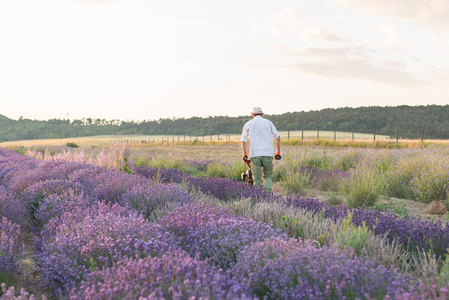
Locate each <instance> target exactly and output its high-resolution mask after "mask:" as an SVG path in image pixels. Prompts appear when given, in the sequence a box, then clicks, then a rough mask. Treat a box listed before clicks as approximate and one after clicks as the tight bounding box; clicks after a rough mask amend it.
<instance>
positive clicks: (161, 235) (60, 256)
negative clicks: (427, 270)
mask: <svg viewBox="0 0 449 300" xmlns="http://www.w3.org/2000/svg"><path fill="white" fill-rule="evenodd" d="M0 150H1V149H0ZM27 166H28V167H26V168H25V167H24V168H23V169H26V172H25V175H23V176H22V173H20V172H16V171H14V170H13V169H11V170H10V171H9V172H7V173H6V176H4V179H5V180H3V179H1V180H2V181H1V182H0V183H1V184H2V185H3V186H4V187H5V189H6V190H7V191H9V192H8V193H10V194H12V195H14V197H13V198H15V199H20V200H21V201H22V203H24V204H25V205H26V206H27V207H28V210H27V211H28V212H29V213H30V214H32V215H34V216H35V217H36V219H37V220H42V221H43V222H42V224H40V225H41V226H42V229H41V231H39V233H40V239H39V240H38V241H37V242H36V245H35V247H36V249H37V253H38V254H37V260H38V262H39V264H40V266H41V270H42V273H43V281H44V282H45V283H46V284H47V285H50V286H52V287H53V289H54V290H58V289H59V290H65V291H67V290H69V289H71V288H72V287H73V288H74V289H72V297H74V298H76V297H80V298H91V299H95V298H101V297H105V298H109V297H116V298H120V297H121V295H123V294H120V293H125V295H130V298H139V297H150V296H151V297H155V298H158V297H159V298H173V299H181V298H189V297H205V298H208V297H209V298H212V297H215V298H219V299H226V298H235V297H236V296H235V294H233V293H237V295H241V296H242V297H243V296H245V297H246V295H248V297H254V296H258V297H264V296H267V297H274V298H276V297H278V295H282V297H284V298H286V299H295V297H296V296H295V295H297V294H298V293H299V294H298V295H301V294H300V293H301V291H307V292H308V293H310V295H315V296H316V298H320V297H322V295H323V293H328V294H326V295H330V298H338V297H340V296H341V295H343V296H345V297H347V298H348V299H355V298H362V297H367V298H369V297H374V298H382V297H384V296H386V295H387V296H390V297H395V296H396V295H399V294H401V295H402V294H404V293H409V292H411V293H413V292H416V291H415V289H413V290H411V291H410V290H409V289H408V286H409V278H407V277H404V276H403V275H401V274H400V273H397V272H395V271H388V270H385V269H383V268H382V267H377V266H376V265H375V262H370V261H367V260H366V259H364V258H358V257H356V256H354V255H353V254H351V253H346V252H343V253H342V252H340V251H338V250H337V249H327V248H322V249H315V248H313V247H311V246H310V245H307V244H302V243H301V242H298V241H287V240H286V237H285V234H283V233H281V232H276V231H275V230H273V229H272V228H271V227H270V226H268V225H266V224H263V223H259V222H255V221H251V220H247V219H244V218H241V217H237V216H234V215H232V214H230V213H229V212H227V211H226V210H224V209H221V208H217V207H214V206H212V207H209V206H201V205H193V204H192V205H183V206H181V207H180V208H178V209H176V210H174V211H173V212H169V213H168V214H167V215H166V216H165V217H163V218H161V219H159V221H158V223H157V224H154V223H149V222H148V221H147V220H146V219H145V218H144V217H143V216H142V215H138V214H137V213H135V212H134V211H133V210H129V209H128V208H127V207H126V206H128V207H130V208H131V207H132V205H131V204H130V203H132V201H133V200H134V199H140V200H138V201H135V203H141V204H142V205H146V204H147V203H149V204H148V206H147V207H149V211H151V209H152V207H153V206H152V205H153V204H152V200H151V197H152V195H153V194H157V193H154V192H152V191H151V189H150V188H151V187H154V186H158V187H159V188H160V190H162V189H163V188H164V187H170V185H169V184H162V183H159V184H156V185H153V184H151V185H148V180H144V179H143V177H139V176H135V175H129V174H125V173H120V172H114V171H105V170H104V169H100V168H93V167H90V166H86V165H80V164H78V165H75V164H67V165H66V167H67V168H64V164H62V163H60V162H58V163H57V162H42V163H39V164H35V163H34V162H33V163H29V164H28V165H27ZM55 173H56V175H55ZM26 176H30V177H31V178H32V179H33V181H32V182H28V181H27V180H26V178H25V177H26ZM58 176H59V177H58ZM62 178H64V179H62ZM199 180H203V183H204V184H207V181H206V180H207V179H205V178H200V179H199ZM211 181H214V184H212V185H210V186H213V187H215V188H220V189H227V190H225V192H229V190H231V192H235V191H237V190H238V189H240V188H241V189H242V190H245V189H246V190H247V191H248V193H247V194H244V196H245V197H252V198H253V199H256V198H259V197H260V196H261V194H260V192H259V191H257V190H253V189H252V188H250V187H246V186H244V188H242V184H241V183H235V182H232V181H228V182H227V183H226V184H223V182H225V181H224V180H222V179H221V180H216V179H211ZM159 182H161V181H159ZM190 182H192V183H195V182H196V181H195V180H191V181H190ZM192 186H193V184H192ZM80 187H81V188H80ZM195 187H197V188H201V186H200V185H199V184H197V185H195ZM203 188H204V187H203ZM233 189H234V190H233ZM67 190H71V191H72V192H73V194H74V195H78V196H79V197H81V199H83V200H86V202H82V203H86V205H85V206H84V205H80V206H79V207H72V208H70V209H65V205H66V204H63V205H61V206H60V207H59V212H58V210H54V212H55V215H53V216H51V217H48V218H49V219H48V220H46V219H45V218H43V217H40V216H41V215H40V211H39V209H41V208H43V207H45V205H44V204H45V203H47V202H45V201H44V199H47V198H49V197H50V196H54V197H56V196H58V195H59V196H60V195H65V194H64V193H65V192H66V191H67ZM181 191H182V190H181ZM251 191H255V192H251ZM225 192H221V194H222V195H229V194H226V193H225ZM231 195H233V194H232V193H231ZM137 196H138V197H137ZM266 196H267V198H268V199H270V200H272V201H282V200H283V201H289V199H281V198H276V197H273V196H269V195H266ZM164 197H166V196H163V198H164ZM61 198H65V196H63V197H61ZM148 198H150V199H148ZM54 199H56V200H55V201H54V202H55V203H59V201H58V200H57V197H56V198H54ZM159 199H162V198H159ZM175 199H178V198H177V197H174V198H173V201H176V200H175ZM290 200H292V203H290V205H297V204H298V203H293V202H295V201H294V200H295V199H293V198H290ZM297 200H301V201H302V200H304V199H300V198H298V199H297ZM305 200H307V199H305ZM157 201H160V203H162V202H163V200H157ZM180 202H181V203H182V204H187V203H188V202H189V201H188V199H187V200H185V201H184V200H181V201H180ZM306 202H307V201H306ZM118 204H121V205H123V206H119V205H118ZM306 204H307V203H306ZM33 205H34V206H36V207H37V209H36V210H35V211H33V210H32V207H33ZM308 205H309V209H311V208H312V209H313V207H314V205H315V204H314V203H313V201H310V203H308ZM49 206H52V205H49ZM156 206H158V205H156ZM133 208H135V207H133ZM316 213H323V215H324V214H326V209H324V210H323V209H322V208H321V210H320V211H317V212H316ZM327 213H328V215H327V217H332V216H333V215H332V214H331V212H330V211H329V212H327ZM335 215H336V216H337V217H338V214H335ZM343 215H344V210H342V212H341V214H340V217H341V216H343ZM36 228H37V226H36ZM270 247H271V248H270ZM265 249H272V250H270V251H271V252H270V251H268V250H267V251H266V250H265ZM183 251H185V252H187V253H184V252H183ZM332 251H334V252H332ZM166 252H168V253H169V254H167V255H162V253H166ZM194 253H199V255H200V256H198V257H195V258H194V259H193V258H192V257H191V255H192V254H194ZM290 253H291V254H290ZM188 254H191V255H190V256H189V255H188ZM300 254H301V255H300ZM136 257H137V258H139V259H138V260H134V258H136ZM329 257H331V259H329ZM253 258H257V259H256V260H254V261H251V259H253ZM131 259H132V260H131ZM201 259H209V260H210V263H212V264H214V265H216V266H220V267H223V268H226V269H228V272H227V273H226V274H223V273H222V271H219V269H218V268H216V267H214V266H211V265H210V264H208V263H205V262H204V261H202V260H201ZM254 262H255V263H256V264H254ZM257 262H261V263H260V264H257ZM180 265H182V266H183V267H182V268H176V267H175V266H180ZM136 268H138V269H139V270H141V271H142V272H136V271H133V270H135V269H136ZM353 269H355V270H356V271H357V272H355V273H353V272H354V271H353ZM268 275H269V276H268ZM267 276H268V277H267ZM125 278H126V279H125ZM260 278H262V279H263V280H262V281H261V280H260ZM206 279H207V280H206ZM265 279H267V280H265ZM268 279H269V280H268ZM374 279H375V281H376V284H377V285H376V286H375V287H376V288H372V287H371V285H370V284H367V283H368V282H371V281H373V280H374ZM289 280H290V281H289ZM145 282H146V283H148V282H153V285H149V286H145ZM191 282H195V284H194V285H193V284H192V285H191V284H189V283H191ZM237 282H239V283H238V284H237ZM260 282H263V284H262V286H261V285H260ZM324 283H325V284H326V285H325V286H324V287H323V284H324ZM367 285H369V286H367ZM112 286H114V287H117V289H116V290H111V289H109V288H108V287H112ZM296 289H298V290H296ZM131 291H133V292H134V293H135V294H129V293H130V292H131ZM113 292H114V293H115V292H117V294H111V293H113ZM108 293H109V294H108Z"/></svg>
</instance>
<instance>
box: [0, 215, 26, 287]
mask: <svg viewBox="0 0 449 300" xmlns="http://www.w3.org/2000/svg"><path fill="white" fill-rule="evenodd" d="M19 240H20V226H19V225H16V224H14V223H12V222H11V221H9V220H8V219H7V218H5V217H2V219H1V222H0V274H1V277H0V279H1V280H2V282H6V283H8V284H9V283H11V282H13V278H19V277H20V276H21V273H22V267H21V264H20V262H21V260H22V259H23V258H25V246H24V245H23V244H20V243H19Z"/></svg>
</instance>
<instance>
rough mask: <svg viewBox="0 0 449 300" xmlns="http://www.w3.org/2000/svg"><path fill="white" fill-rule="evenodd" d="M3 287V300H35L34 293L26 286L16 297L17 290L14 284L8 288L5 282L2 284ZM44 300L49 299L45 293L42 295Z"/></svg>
mask: <svg viewBox="0 0 449 300" xmlns="http://www.w3.org/2000/svg"><path fill="white" fill-rule="evenodd" d="M1 287H2V298H1V299H2V300H34V295H33V294H31V296H30V295H29V294H30V293H28V292H27V291H26V290H25V289H24V288H21V289H20V292H19V295H18V296H17V297H16V290H15V288H14V287H13V286H10V287H8V288H7V285H6V284H5V283H2V284H1ZM42 300H47V297H45V295H42Z"/></svg>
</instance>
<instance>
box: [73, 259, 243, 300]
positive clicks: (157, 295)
mask: <svg viewBox="0 0 449 300" xmlns="http://www.w3.org/2000/svg"><path fill="white" fill-rule="evenodd" d="M249 294H250V292H249V288H248V287H247V286H246V285H244V284H241V283H239V282H237V281H236V280H234V279H231V278H230V277H229V276H228V275H226V274H223V272H222V271H221V270H219V269H217V268H216V267H214V266H210V265H209V264H208V262H207V261H201V260H199V258H198V257H196V258H191V257H189V256H188V255H186V254H185V253H182V252H173V253H169V254H166V255H163V256H162V257H161V258H145V259H139V260H131V259H124V260H121V261H119V262H117V263H116V264H114V265H113V266H112V267H111V268H108V269H105V270H101V271H96V272H94V273H92V274H91V275H89V276H88V278H87V280H86V281H85V282H83V283H82V285H81V288H80V289H79V290H73V291H72V295H71V299H125V298H126V299H138V298H139V299H140V298H146V299H251V297H250V295H249Z"/></svg>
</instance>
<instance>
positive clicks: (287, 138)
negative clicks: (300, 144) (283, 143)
mask: <svg viewBox="0 0 449 300" xmlns="http://www.w3.org/2000/svg"><path fill="white" fill-rule="evenodd" d="M289 139H290V130H289V131H288V137H287V140H289Z"/></svg>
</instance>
